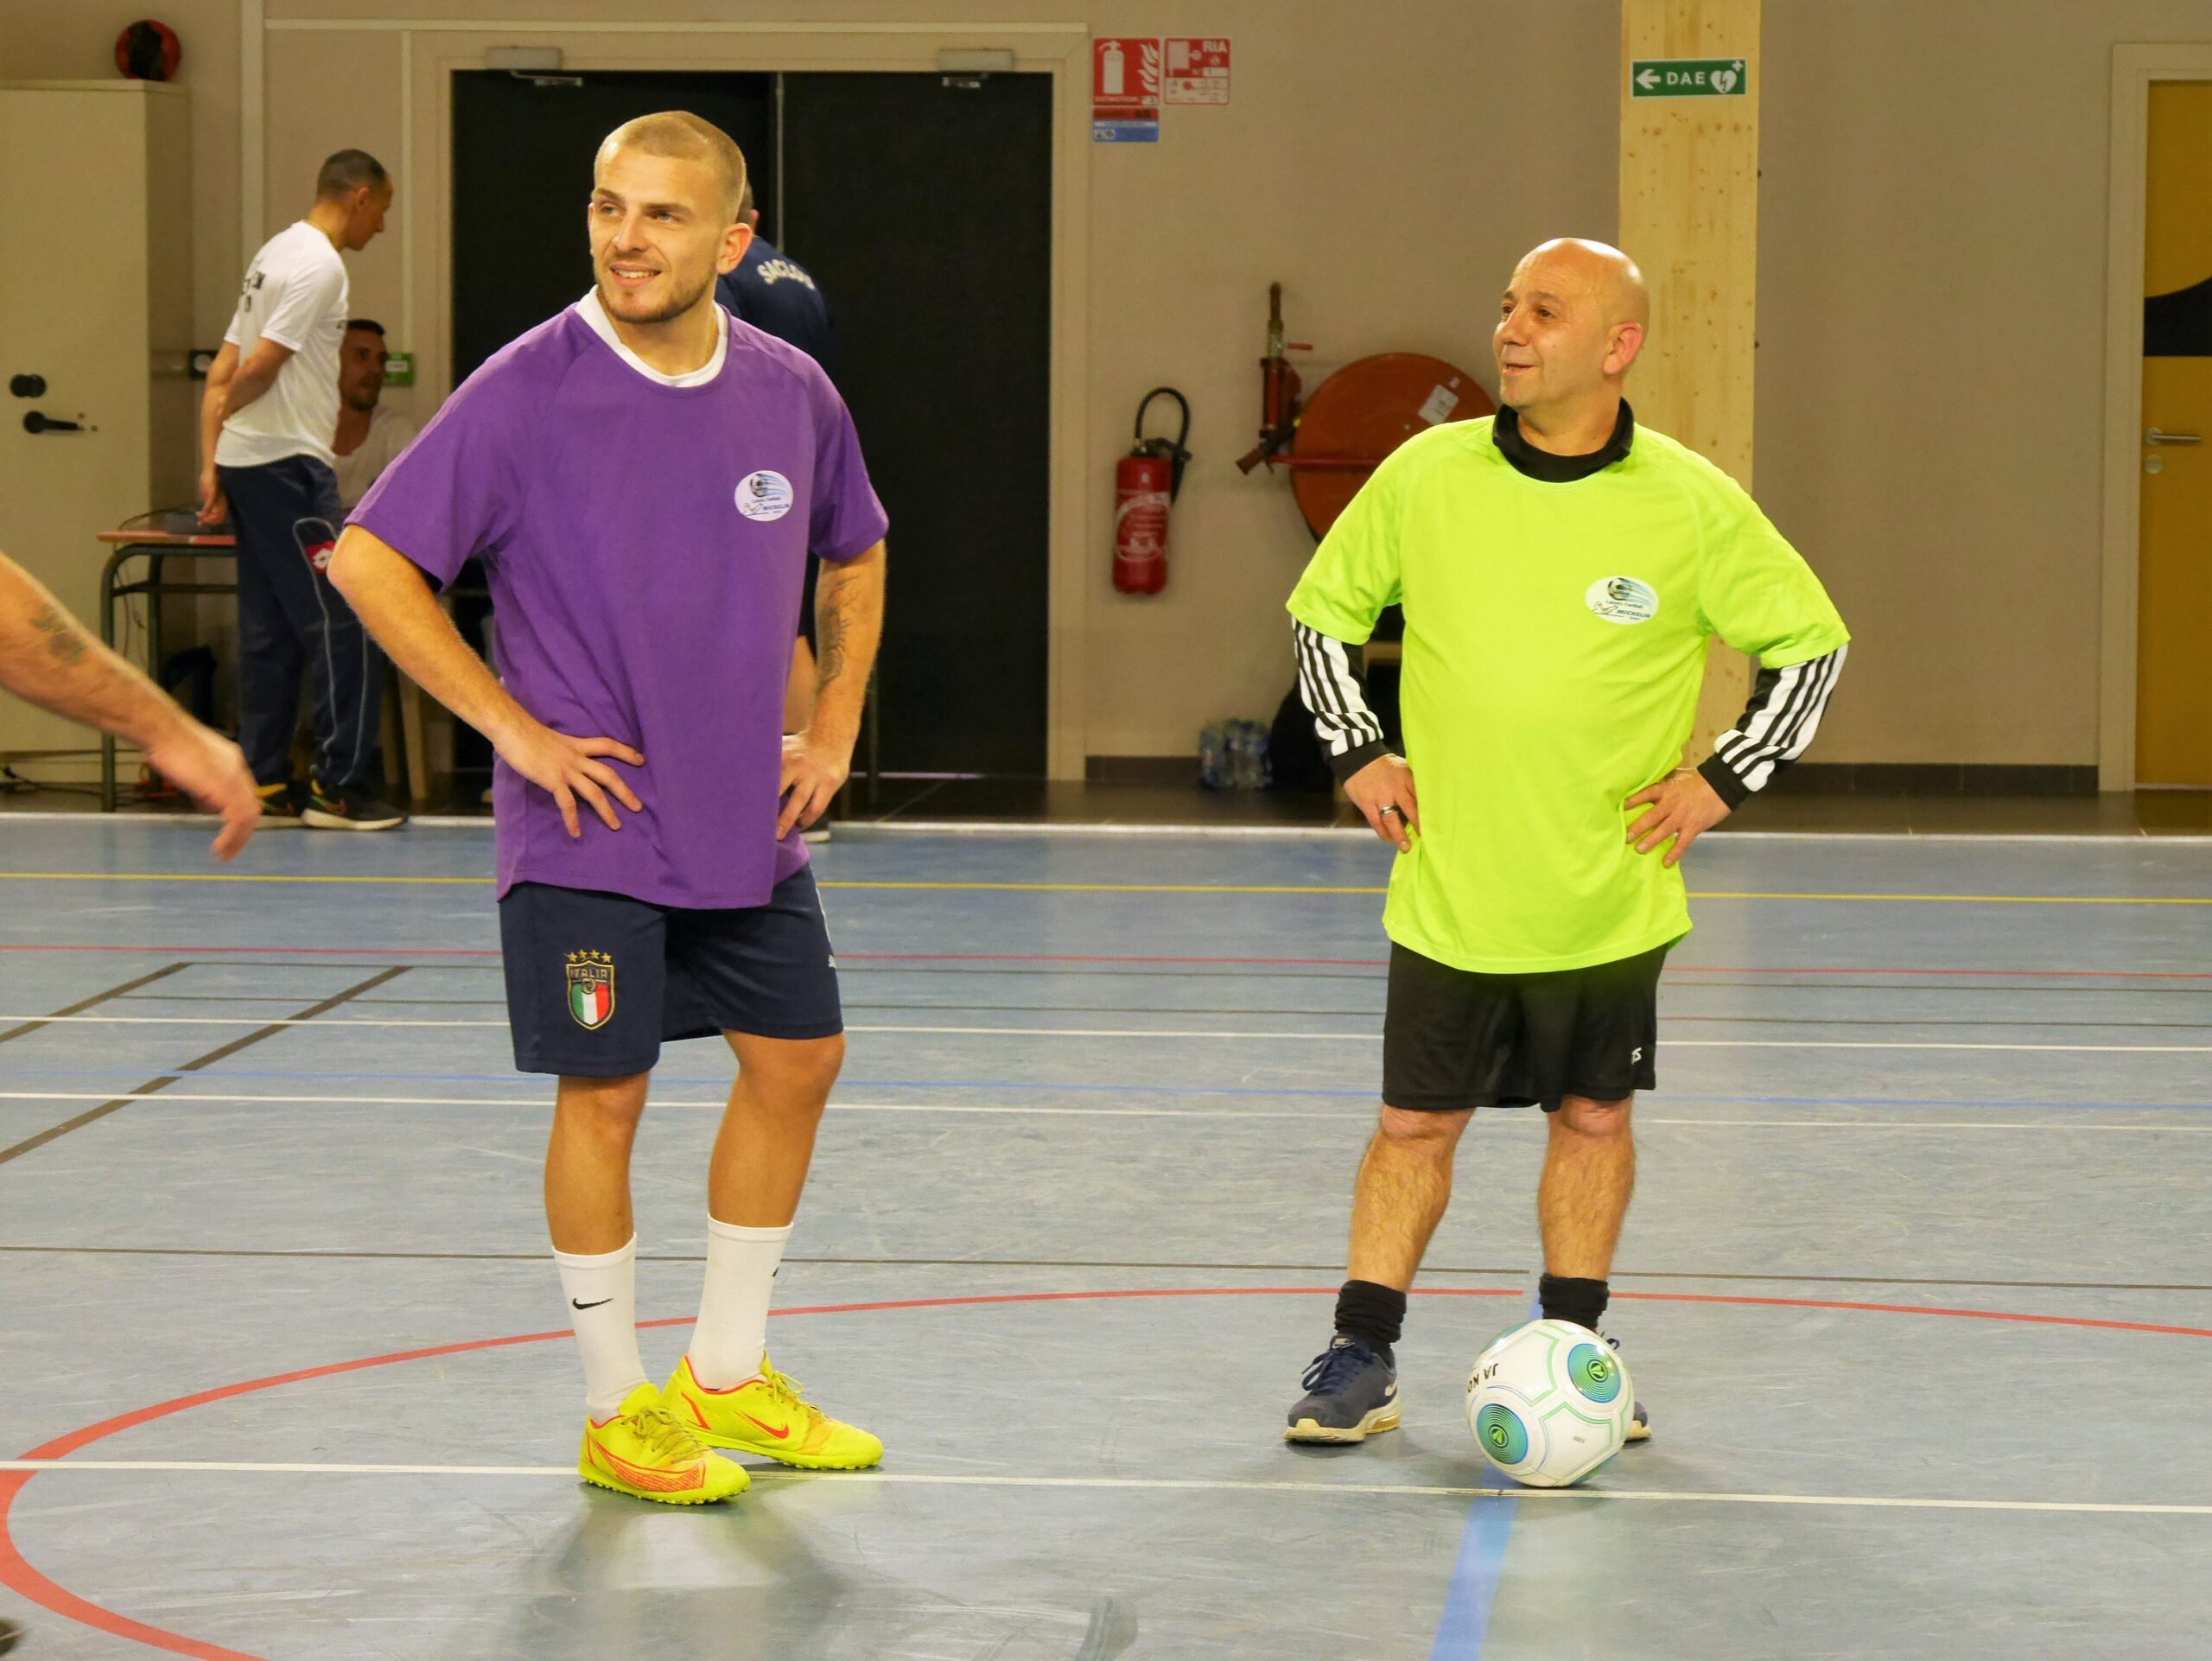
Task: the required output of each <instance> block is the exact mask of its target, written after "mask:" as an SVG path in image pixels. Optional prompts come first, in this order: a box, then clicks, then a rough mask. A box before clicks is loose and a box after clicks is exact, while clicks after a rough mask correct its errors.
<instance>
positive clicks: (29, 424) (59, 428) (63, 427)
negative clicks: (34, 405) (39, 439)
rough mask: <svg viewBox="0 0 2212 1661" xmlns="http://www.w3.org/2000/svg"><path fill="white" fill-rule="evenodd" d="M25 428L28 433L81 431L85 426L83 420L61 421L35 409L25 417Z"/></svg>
mask: <svg viewBox="0 0 2212 1661" xmlns="http://www.w3.org/2000/svg"><path fill="white" fill-rule="evenodd" d="M23 430H24V431H25V432H27V433H80V432H82V431H84V430H85V427H84V423H82V422H79V421H61V420H58V419H56V418H55V417H53V416H50V415H41V414H40V413H39V412H38V411H37V410H32V411H31V412H30V413H29V415H27V416H25V417H23Z"/></svg>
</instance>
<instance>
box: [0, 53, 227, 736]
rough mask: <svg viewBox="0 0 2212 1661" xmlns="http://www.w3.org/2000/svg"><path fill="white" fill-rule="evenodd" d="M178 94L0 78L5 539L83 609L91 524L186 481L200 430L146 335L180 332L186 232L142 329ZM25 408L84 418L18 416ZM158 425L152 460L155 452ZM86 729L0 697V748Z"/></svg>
mask: <svg viewBox="0 0 2212 1661" xmlns="http://www.w3.org/2000/svg"><path fill="white" fill-rule="evenodd" d="M187 111H188V105H187V104H186V102H185V99H184V97H183V95H182V94H181V92H177V91H176V90H175V88H173V87H166V86H164V87H161V88H158V89H156V88H153V87H150V86H148V84H147V83H144V82H139V81H122V80H118V81H115V82H112V83H100V84H96V85H91V86H87V85H84V84H81V83H77V82H63V83H47V84H44V85H39V84H28V85H27V84H23V83H16V84H15V85H12V86H0V156H7V157H8V158H9V162H8V165H7V166H6V167H5V168H4V169H0V225H5V226H9V227H10V239H11V242H10V249H9V252H8V256H7V258H4V259H0V393H6V394H8V395H6V396H0V552H5V553H6V554H8V555H9V556H10V557H12V558H14V559H15V560H16V561H17V562H19V563H21V564H22V565H23V566H24V567H25V568H27V569H28V570H29V571H30V572H31V573H32V574H33V575H34V576H37V577H38V578H39V580H40V581H41V582H44V583H45V584H46V585H47V586H48V588H50V589H53V590H54V593H55V594H56V595H58V596H59V597H60V600H61V602H62V603H63V604H64V605H66V606H67V607H68V608H70V609H71V610H72V611H73V612H75V613H76V614H78V615H79V616H80V617H82V618H83V619H84V620H86V622H87V623H91V622H92V621H93V620H94V613H95V610H96V608H95V605H94V595H95V594H96V593H97V590H98V587H99V569H100V565H101V562H102V561H103V559H104V558H105V556H106V553H107V550H106V549H105V548H103V547H102V546H101V545H100V544H99V543H98V542H96V541H94V540H93V537H94V533H95V532H97V531H104V530H106V529H108V528H109V527H111V526H113V525H120V524H121V523H123V521H124V520H125V519H129V518H130V516H131V515H133V514H135V513H143V512H145V511H146V510H147V509H149V508H151V507H156V506H164V505H166V503H167V502H169V501H175V500H179V498H180V497H181V495H182V494H183V493H185V490H186V488H188V486H186V485H185V484H184V482H183V481H184V480H188V479H189V477H190V470H191V450H192V442H193V441H192V436H191V430H190V427H189V425H188V422H181V420H180V417H181V416H182V415H183V413H184V411H185V408H186V404H187V402H188V398H189V389H188V387H187V386H186V385H184V384H183V383H182V379H181V373H180V374H173V375H171V376H170V377H169V378H168V379H166V380H163V381H160V382H157V381H156V373H155V369H156V366H155V361H154V360H155V356H156V353H155V350H154V348H155V346H156V344H159V345H162V346H166V347H182V346H183V345H184V344H185V343H186V342H185V341H184V340H183V339H182V338H181V336H182V334H183V331H184V329H186V328H189V321H188V320H189V311H188V305H189V298H188V296H189V291H190V288H191V271H192V263H191V244H190V242H189V241H188V240H184V241H182V242H181V244H180V243H179V242H177V241H176V240H175V239H171V240H169V241H167V242H165V244H164V245H163V249H162V252H163V256H164V259H165V261H173V262H174V263H170V264H165V265H164V268H163V270H162V274H161V278H160V283H161V290H160V297H159V299H158V301H157V302H155V303H156V307H157V308H158V309H159V310H160V311H161V313H162V321H163V322H164V325H165V329H164V332H165V333H167V334H174V335H175V336H177V338H175V339H171V340H162V341H161V342H158V343H157V342H155V341H153V340H149V328H150V324H151V319H152V316H153V313H152V311H150V310H149V272H148V238H149V217H150V216H151V215H152V214H153V213H155V210H156V208H161V209H162V210H164V214H165V215H166V213H167V211H168V210H170V209H175V210H176V211H181V209H182V206H183V204H184V203H186V202H187V201H188V200H189V191H188V188H187V187H186V185H185V184H184V182H183V181H182V179H181V178H180V177H179V176H177V175H179V173H180V172H181V169H185V168H187V167H188V166H189V160H188V155H187V154H186V153H185V151H184V144H183V141H184V138H185V127H184V121H185V118H186V115H187ZM90 181H96V187H97V188H95V184H94V183H93V182H90ZM156 184H159V185H160V186H161V192H160V196H161V198H162V200H156V195H155V192H154V187H155V186H156ZM169 198H174V200H168V199H169ZM163 222H164V223H166V222H167V220H166V217H164V220H163ZM172 313H174V314H175V316H171V315H170V314H172ZM171 355H175V354H174V353H172V354H171ZM179 366H181V358H180V359H179ZM19 376H35V377H37V378H38V379H39V380H41V381H43V382H44V383H45V385H44V387H43V389H42V390H39V391H35V392H33V391H31V390H30V389H31V387H32V385H33V383H31V382H29V381H23V382H21V383H16V385H20V387H21V388H22V391H16V385H11V383H15V382H16V377H19ZM34 412H35V413H36V414H38V415H39V416H41V417H47V418H49V419H54V420H60V421H69V422H75V423H79V427H80V428H81V430H79V431H75V432H71V431H67V430H54V429H48V430H46V431H44V432H40V433H33V432H29V431H27V430H25V427H24V417H27V416H29V415H31V414H33V413H34ZM157 433H158V434H160V435H162V442H161V444H160V446H159V448H160V449H162V450H163V452H164V453H165V457H166V461H165V465H164V467H163V468H162V469H161V470H159V471H156V469H154V468H151V467H150V466H149V455H151V453H152V451H153V449H155V448H156V444H155V442H154V440H155V435H156V434H157ZM157 490H170V491H175V492H177V494H175V495H167V496H156V491H157ZM91 743H92V736H91V735H90V734H89V733H88V732H87V731H86V729H84V728H82V727H79V726H77V725H75V724H74V723H73V722H67V721H64V720H62V719H60V717H59V716H49V715H46V714H43V713H41V711H39V710H34V709H32V708H31V707H30V706H29V705H28V704H25V703H18V702H16V700H15V699H13V698H8V697H0V751H16V752H21V751H26V750H32V751H36V750H79V749H82V748H85V747H86V746H87V745H89V744H91ZM69 771H71V769H70V768H68V767H58V766H56V765H42V766H41V768H40V769H39V773H41V775H42V776H59V775H60V774H61V773H67V772H69Z"/></svg>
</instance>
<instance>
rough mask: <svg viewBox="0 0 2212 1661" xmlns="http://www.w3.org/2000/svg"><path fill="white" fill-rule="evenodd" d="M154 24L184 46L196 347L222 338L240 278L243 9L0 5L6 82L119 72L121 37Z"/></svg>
mask: <svg viewBox="0 0 2212 1661" xmlns="http://www.w3.org/2000/svg"><path fill="white" fill-rule="evenodd" d="M149 15H151V16H158V17H159V18H160V19H161V20H162V22H165V23H167V24H168V26H169V27H170V28H171V29H175V31H176V33H177V38H178V40H179V41H180V42H181V44H182V46H183V55H182V57H181V59H180V60H179V65H178V69H177V77H176V84H177V85H178V86H181V87H183V88H184V89H185V90H186V91H187V92H190V93H191V94H192V171H193V177H194V187H193V239H192V263H191V269H190V270H188V271H180V272H177V273H175V277H176V279H177V280H178V281H180V282H181V283H185V284H187V285H188V288H189V290H190V293H191V296H192V305H193V317H194V323H195V328H196V331H197V334H196V338H197V339H198V340H200V342H201V343H202V344H203V345H213V344H214V343H215V342H216V341H218V340H220V339H221V338H222V334H223V328H224V326H225V325H226V324H227V323H228V322H229V321H230V320H231V306H232V302H233V301H235V300H236V299H237V297H238V277H239V276H240V274H241V271H242V270H243V267H242V265H241V264H240V263H239V260H238V0H162V3H161V5H160V6H159V7H157V8H151V9H149V7H148V6H146V5H145V4H144V3H143V0H0V78H5V79H7V80H96V79H105V78H106V77H108V76H111V75H113V74H114V73H115V37H116V36H117V35H119V34H121V33H122V32H123V29H124V26H125V25H127V24H129V23H131V22H136V21H137V19H139V18H141V17H144V16H149Z"/></svg>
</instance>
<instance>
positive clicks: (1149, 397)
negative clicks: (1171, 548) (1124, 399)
mask: <svg viewBox="0 0 2212 1661" xmlns="http://www.w3.org/2000/svg"><path fill="white" fill-rule="evenodd" d="M1154 398H1173V399H1174V400H1175V403H1176V405H1177V407H1178V408H1179V409H1180V410H1182V412H1183V428H1182V430H1181V431H1180V432H1179V433H1177V434H1176V435H1175V436H1174V437H1173V439H1172V440H1170V439H1166V438H1147V437H1146V436H1144V412H1145V410H1147V409H1148V408H1149V407H1150V406H1151V404H1152V401H1153V399H1154ZM1190 436H1191V405H1190V403H1189V401H1188V400H1187V399H1185V398H1184V396H1183V395H1182V394H1181V393H1180V392H1179V391H1176V390H1175V389H1174V388H1173V387H1172V386H1155V387H1154V388H1153V389H1152V391H1149V392H1147V393H1146V394H1145V395H1144V402H1143V403H1141V404H1138V405H1137V426H1136V441H1137V442H1136V446H1135V449H1131V450H1130V452H1129V453H1128V455H1125V456H1123V457H1122V459H1121V460H1120V461H1117V462H1116V463H1115V464H1114V586H1115V587H1116V589H1120V590H1121V591H1122V593H1123V594H1158V593H1159V592H1160V590H1161V589H1164V588H1166V586H1167V507H1168V504H1169V503H1171V502H1173V500H1175V498H1176V496H1177V494H1178V493H1179V492H1180V491H1181V490H1182V488H1183V468H1184V466H1185V463H1187V462H1188V461H1190V459H1191V452H1190V451H1189V450H1187V449H1184V448H1183V444H1184V441H1185V439H1187V438H1189V437H1190Z"/></svg>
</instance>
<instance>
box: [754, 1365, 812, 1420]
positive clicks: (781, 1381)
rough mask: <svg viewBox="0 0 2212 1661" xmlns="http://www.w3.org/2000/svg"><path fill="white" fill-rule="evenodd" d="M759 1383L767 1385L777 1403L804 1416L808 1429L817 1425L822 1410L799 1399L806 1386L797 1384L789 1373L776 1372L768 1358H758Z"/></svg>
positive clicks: (796, 1380)
mask: <svg viewBox="0 0 2212 1661" xmlns="http://www.w3.org/2000/svg"><path fill="white" fill-rule="evenodd" d="M760 1382H761V1383H762V1384H766V1385H767V1386H768V1393H769V1394H770V1395H772V1396H773V1397H775V1398H776V1399H777V1400H778V1401H779V1402H781V1403H783V1404H784V1405H785V1407H787V1408H790V1409H791V1410H792V1411H793V1412H795V1413H803V1414H804V1415H805V1416H806V1422H807V1426H808V1428H809V1429H812V1428H813V1427H814V1426H815V1425H816V1424H817V1423H818V1422H820V1421H821V1418H822V1410H821V1409H820V1408H818V1407H817V1406H815V1404H814V1403H812V1402H804V1401H801V1400H800V1399H799V1392H800V1391H803V1390H804V1389H805V1388H806V1386H805V1385H804V1384H801V1383H799V1381H798V1379H796V1378H792V1377H791V1375H790V1374H789V1373H785V1372H778V1371H776V1369H775V1368H774V1367H773V1366H772V1365H770V1364H769V1361H768V1358H767V1357H766V1356H765V1355H764V1356H762V1357H761V1358H760Z"/></svg>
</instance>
